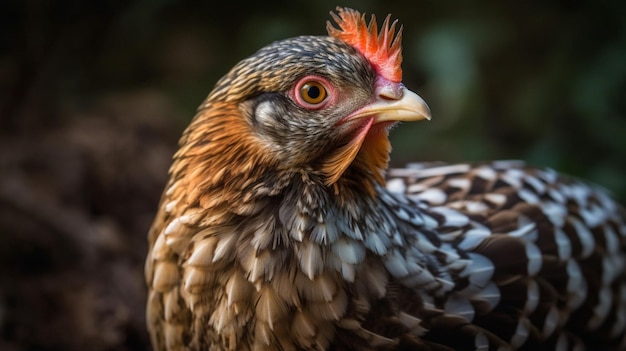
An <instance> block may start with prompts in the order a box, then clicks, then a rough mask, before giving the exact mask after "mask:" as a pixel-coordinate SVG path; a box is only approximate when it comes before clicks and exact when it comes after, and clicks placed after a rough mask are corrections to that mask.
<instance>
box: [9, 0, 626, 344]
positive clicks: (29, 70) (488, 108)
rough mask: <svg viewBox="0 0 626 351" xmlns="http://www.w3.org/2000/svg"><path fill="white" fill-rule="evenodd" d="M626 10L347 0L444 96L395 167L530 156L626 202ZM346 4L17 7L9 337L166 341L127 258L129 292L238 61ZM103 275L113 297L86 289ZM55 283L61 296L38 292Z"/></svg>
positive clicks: (12, 38)
mask: <svg viewBox="0 0 626 351" xmlns="http://www.w3.org/2000/svg"><path fill="white" fill-rule="evenodd" d="M625 4H626V3H624V2H621V1H617V0H607V1H602V2H596V1H590V0H574V1H488V0H481V1H474V2H466V1H451V0H440V1H433V0H425V1H419V2H416V1H382V0H366V1H358V2H357V1H355V0H351V1H342V2H341V3H340V5H342V6H350V7H353V8H356V9H359V10H361V11H365V12H367V13H376V14H377V15H378V18H382V17H384V16H385V15H386V14H387V13H391V14H392V16H393V17H394V18H399V20H400V22H401V23H402V24H403V25H404V81H405V84H406V85H407V86H408V87H410V88H411V89H413V90H415V91H417V92H418V93H419V94H420V95H421V96H422V97H424V99H425V100H426V101H427V102H428V103H429V105H430V107H431V110H432V112H433V120H432V121H430V122H421V123H416V124H404V125H402V126H399V127H398V128H396V129H395V130H394V131H393V134H392V139H393V145H394V148H395V149H394V153H393V155H392V160H393V164H394V165H400V164H402V163H404V162H408V161H434V160H443V161H450V162H453V161H481V160H489V159H510V158H514V159H524V160H527V161H528V162H529V163H531V164H535V165H539V166H550V167H553V168H555V169H557V170H559V171H562V172H565V173H569V174H572V175H575V176H579V177H583V178H587V179H590V180H592V181H594V182H597V183H599V184H603V185H604V186H606V187H607V188H609V189H610V190H612V191H613V192H614V193H615V194H616V196H617V197H618V198H619V199H620V200H621V201H622V202H626V181H625V180H624V176H625V175H626V157H625V156H626V64H625V63H626V21H625V20H624V19H625V17H624V13H626V5H625ZM336 5H337V3H336V2H335V1H328V0H320V1H316V2H312V1H292V2H279V1H263V2H238V1H221V2H211V1H191V0H188V1H175V0H135V1H122V0H112V1H106V0H93V1H82V2H81V1H54V0H51V1H43V0H39V1H38V0H25V1H19V0H5V1H3V2H2V4H0V92H2V93H1V94H0V149H1V150H2V152H0V206H2V207H1V208H2V211H1V212H0V231H2V236H0V241H2V242H1V243H0V244H2V245H0V246H1V247H2V252H1V253H2V257H3V258H2V261H1V262H0V263H2V265H1V266H2V267H5V268H3V269H1V270H0V301H1V302H0V349H3V350H5V349H6V350H26V349H31V348H33V349H43V348H48V349H64V350H68V349H84V348H89V349H94V350H98V349H142V348H146V343H147V337H146V334H145V330H144V326H143V324H142V323H143V315H142V313H143V312H142V311H143V303H144V301H143V298H144V297H143V291H142V290H141V289H143V287H138V288H136V289H139V290H140V291H133V292H129V291H127V290H124V289H123V288H122V287H116V286H114V285H113V286H111V284H107V282H108V281H109V280H111V279H116V280H115V281H117V282H118V284H119V281H120V279H122V278H120V273H119V272H120V271H123V270H124V269H127V270H129V272H130V273H129V274H128V277H127V279H126V280H124V279H122V280H121V281H124V282H134V283H128V284H131V285H132V284H136V283H137V282H136V279H138V278H137V277H140V276H141V269H142V267H141V266H142V264H143V262H142V260H143V256H144V255H145V250H146V245H145V235H146V234H145V233H146V232H147V229H148V226H149V224H150V218H151V216H152V214H153V213H154V210H155V209H156V204H157V201H158V198H159V194H160V191H161V189H162V188H163V184H164V182H165V180H166V170H167V166H168V163H169V159H170V157H171V153H172V152H173V151H174V150H175V146H176V140H177V138H178V137H179V135H180V133H181V131H182V129H183V128H184V127H185V126H186V124H187V123H188V122H189V120H190V119H191V118H192V117H193V115H194V111H195V109H196V106H198V105H199V104H200V102H201V101H202V100H203V99H204V97H205V96H206V95H207V94H208V92H209V91H210V90H211V88H212V86H213V84H214V83H215V81H216V80H217V79H219V77H221V76H222V75H223V74H225V73H226V72H227V71H228V69H229V68H230V67H232V66H233V65H234V64H235V63H236V62H238V61H239V60H240V59H242V58H244V57H246V56H248V55H250V54H252V53H253V52H254V51H256V50H257V49H259V48H260V47H262V46H263V45H265V44H268V43H269V42H271V41H273V40H277V39H282V38H286V37H291V36H296V35H303V34H314V35H324V34H325V22H326V20H327V19H329V16H328V12H329V11H330V10H332V9H334V8H335V6H336ZM16 189H17V190H16ZM24 194H27V195H28V196H26V195H24ZM16 197H19V198H20V199H19V201H18V200H16ZM35 207H37V208H35ZM33 216H34V217H36V218H35V219H36V220H35V221H34V222H33V223H31V224H29V225H22V224H20V223H25V222H28V221H29V220H30V219H32V217H33ZM59 218H61V219H63V218H66V219H68V218H69V219H73V220H77V221H79V222H80V223H82V224H81V225H82V227H81V226H79V228H83V227H84V228H87V229H86V231H88V232H89V233H92V234H93V236H94V237H93V238H91V239H89V240H92V241H90V244H89V245H87V246H89V247H91V248H92V249H93V250H96V251H97V252H99V254H98V255H95V256H91V254H86V253H82V254H77V255H75V256H74V255H68V254H67V252H66V251H64V249H63V247H64V246H62V245H61V246H59V245H60V243H63V242H65V241H66V240H70V241H71V240H79V241H80V240H82V239H76V237H77V236H78V237H79V236H80V232H79V233H77V229H72V228H67V223H65V224H64V223H61V222H62V221H61V220H60V219H59ZM76 218H78V219H76ZM15 228H19V230H14V229H15ZM59 228H61V229H59ZM36 233H45V235H48V236H43V235H44V234H41V235H40V236H37V234H36ZM68 238H69V239H68ZM72 238H73V239H72ZM33 243H36V244H33ZM79 244H80V243H79ZM33 245H34V246H33ZM46 245H55V246H54V247H55V251H54V252H53V253H50V252H46V249H45V248H46ZM80 245H82V244H80ZM33 247H34V248H33ZM103 247H104V249H103ZM39 248H40V249H41V250H39ZM68 250H69V249H68ZM72 250H78V251H80V250H81V249H80V248H76V247H73V246H72V249H71V250H70V252H74V251H72ZM11 252H12V253H13V254H14V256H15V257H14V256H10V255H9V253H11ZM5 254H7V255H5ZM17 255H19V257H17ZM7 257H8V258H7ZM42 257H43V258H42ZM88 257H92V258H90V259H87V258H88ZM93 257H95V258H93ZM85 260H86V261H85ZM85 262H89V264H86V265H84V263H85ZM112 262H116V263H119V267H121V268H119V269H117V270H116V269H112V268H110V267H113V266H114V265H113V264H112ZM101 265H106V267H107V268H106V269H104V268H103V267H104V266H101ZM7 267H8V268H7ZM68 267H69V268H68ZM86 267H87V268H86ZM89 267H92V268H93V269H95V270H96V271H97V272H98V273H97V274H92V273H93V272H92V271H90V270H89V269H90V268H89ZM94 267H95V268H94ZM115 267H118V266H115ZM64 269H65V271H69V273H70V274H69V275H67V274H65V273H62V272H65V271H64ZM25 277H28V278H25ZM50 277H53V278H54V279H51V280H50ZM57 277H60V278H59V279H56V278H57ZM71 277H74V280H72V279H71ZM40 278H41V279H44V283H41V281H39V280H37V279H40ZM46 279H47V280H46ZM133 279H134V280H133ZM92 280H93V281H95V282H98V284H96V283H94V284H95V285H94V286H96V287H97V288H96V289H95V290H93V291H92V290H89V289H87V288H86V287H85V284H87V285H88V284H91V283H89V282H91V281H92ZM58 281H60V282H63V283H57V284H58V285H54V282H58ZM68 282H69V283H68ZM11 284H13V285H11ZM40 284H44V286H45V287H46V288H44V289H40V290H41V291H39V290H36V291H33V290H32V288H33V287H34V286H40ZM46 284H47V285H46ZM61 284H64V285H61ZM8 286H13V288H7V287H8ZM67 286H71V288H72V289H73V290H72V293H71V294H69V295H68V293H67V292H66V291H65V290H64V287H67ZM124 286H125V287H127V286H129V285H126V284H125V285H124ZM118 288H119V289H118ZM29 289H30V290H29ZM120 289H121V290H120ZM126 289H129V288H126ZM131 290H132V289H131ZM24 291H29V294H30V295H27V296H28V298H27V297H24V296H23V293H24ZM68 296H69V297H68ZM46 299H47V300H46ZM59 299H61V300H60V301H61V302H58V301H57V300H59ZM16 301H17V302H18V303H17V304H15V302H16ZM42 301H44V302H45V301H47V303H44V302H42ZM50 301H57V302H55V303H54V304H51V303H50ZM75 301H79V302H81V301H82V302H81V304H80V306H81V307H80V308H79V307H76V306H77V305H76V303H78V302H75ZM20 302H21V303H20ZM38 303H40V304H41V305H39V304H38ZM9 306H17V307H9ZM33 306H34V307H33ZM85 306H87V307H85ZM33 308H36V311H33V310H32V309H33ZM77 311H82V312H81V313H92V312H93V313H94V314H95V315H96V317H92V316H88V317H85V316H83V315H81V314H80V313H79V312H77ZM94 311H95V312H94ZM29 313H30V319H29V317H28V316H29ZM37 318H39V319H37ZM68 318H69V319H71V320H70V321H68ZM44 324H45V326H44ZM76 326H81V328H78V329H76ZM68 329H69V330H76V333H75V334H74V335H67V330H68Z"/></svg>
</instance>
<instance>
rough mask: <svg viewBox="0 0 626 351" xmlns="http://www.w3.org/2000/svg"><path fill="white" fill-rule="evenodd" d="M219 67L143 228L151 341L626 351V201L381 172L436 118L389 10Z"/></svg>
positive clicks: (512, 178)
mask: <svg viewBox="0 0 626 351" xmlns="http://www.w3.org/2000/svg"><path fill="white" fill-rule="evenodd" d="M331 14H332V18H333V19H334V21H335V24H332V23H330V22H329V23H328V24H327V29H328V32H329V36H301V37H296V38H292V39H286V40H282V41H277V42H274V43H272V44H270V45H268V46H266V47H264V48H262V49H260V50H259V51H258V52H256V53H255V54H253V55H252V56H250V57H249V58H247V59H244V60H243V61H241V62H240V63H239V64H237V65H236V66H235V67H234V68H233V69H232V70H231V71H230V73H228V74H227V75H226V76H224V77H223V78H222V79H221V80H219V81H218V82H217V84H216V86H215V88H214V89H213V91H212V92H211V93H210V95H209V96H208V98H207V99H206V100H205V101H204V103H203V104H202V105H201V106H200V108H199V111H198V113H197V115H196V116H195V118H194V119H193V121H192V122H191V124H190V126H189V127H188V128H187V129H186V131H185V132H184V134H183V136H182V138H181V140H180V149H179V150H178V152H177V153H176V154H175V155H174V161H173V165H172V167H171V169H170V180H169V183H168V184H167V186H166V189H165V192H164V194H163V197H162V200H161V204H160V207H159V210H158V213H157V215H156V218H155V220H154V223H153V226H152V228H151V230H150V233H149V244H150V246H149V247H150V249H149V253H148V256H147V260H146V280H147V284H148V289H149V295H148V302H147V324H148V328H149V331H150V333H151V338H152V343H153V346H154V348H155V350H475V349H476V350H515V349H533V350H583V349H585V347H587V349H595V350H599V349H602V350H608V349H624V348H625V347H626V341H625V336H624V334H625V331H626V279H625V273H624V271H625V265H626V264H625V262H626V261H625V259H626V223H625V217H626V215H625V211H624V209H623V208H622V207H620V206H619V205H618V204H616V203H615V202H614V201H613V200H611V198H610V197H609V196H608V195H607V193H606V192H605V191H604V190H602V189H600V188H598V187H596V186H593V185H588V184H586V183H584V182H581V181H578V180H574V179H569V178H566V177H564V176H561V175H558V174H557V173H555V172H554V171H552V170H549V169H534V168H530V167H526V166H525V165H524V164H523V163H521V162H514V161H500V162H493V163H488V164H487V163H486V164H478V165H470V164H454V165H449V164H419V163H416V164H410V165H408V166H407V167H406V168H402V169H389V170H388V169H387V164H388V155H389V151H390V143H389V139H388V132H389V130H390V128H391V127H393V126H394V125H396V124H397V123H398V122H401V121H405V122H406V121H418V120H423V119H430V111H429V109H428V107H427V105H426V104H425V103H424V101H423V100H422V99H421V98H420V97H419V96H418V95H417V94H415V93H414V92H412V91H410V90H408V89H407V88H406V87H405V86H404V85H403V84H402V70H401V67H400V65H401V61H402V54H401V34H402V28H397V27H398V25H397V21H396V22H393V23H391V21H390V17H389V16H388V17H387V18H386V19H385V21H384V22H383V23H382V25H381V26H380V31H379V29H378V26H377V24H376V20H375V18H374V16H372V18H371V21H370V22H369V23H367V21H366V17H365V15H361V14H360V13H358V12H357V11H354V10H351V9H347V8H337V11H336V12H331Z"/></svg>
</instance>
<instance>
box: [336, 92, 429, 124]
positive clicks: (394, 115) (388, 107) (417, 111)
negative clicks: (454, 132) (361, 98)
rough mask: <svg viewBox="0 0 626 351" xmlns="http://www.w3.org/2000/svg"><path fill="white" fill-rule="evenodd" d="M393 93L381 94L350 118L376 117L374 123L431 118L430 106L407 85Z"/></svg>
mask: <svg viewBox="0 0 626 351" xmlns="http://www.w3.org/2000/svg"><path fill="white" fill-rule="evenodd" d="M399 92H400V93H399V94H398V92H395V93H394V94H393V96H392V95H390V94H389V95H387V94H382V93H381V94H379V96H378V100H376V101H374V102H373V103H371V104H368V105H366V106H364V107H363V108H361V109H359V110H357V111H355V112H354V113H353V114H351V115H350V116H349V118H348V119H349V120H355V119H359V118H366V117H374V123H380V122H399V121H403V122H411V121H421V120H423V119H427V120H430V118H431V115H430V108H428V105H427V104H426V102H425V101H424V99H422V98H421V97H420V96H419V95H417V94H415V93H414V92H412V91H411V90H409V89H407V88H406V87H402V89H401V90H400V91H399Z"/></svg>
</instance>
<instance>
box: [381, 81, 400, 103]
mask: <svg viewBox="0 0 626 351" xmlns="http://www.w3.org/2000/svg"><path fill="white" fill-rule="evenodd" d="M402 88H403V86H402V84H384V85H381V86H379V87H377V88H376V95H377V96H378V97H379V98H380V99H381V100H400V99H402V96H403V95H404V93H403V89H402Z"/></svg>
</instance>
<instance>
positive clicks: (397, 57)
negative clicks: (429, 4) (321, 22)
mask: <svg viewBox="0 0 626 351" xmlns="http://www.w3.org/2000/svg"><path fill="white" fill-rule="evenodd" d="M330 15H331V16H332V17H333V19H334V20H335V22H336V23H337V25H338V26H339V28H335V27H334V26H333V25H332V23H331V22H330V21H328V22H327V23H326V30H328V34H329V35H330V36H332V37H335V38H337V39H341V40H343V41H345V42H346V43H348V44H350V45H352V46H353V47H355V48H356V49H357V50H358V51H359V52H361V53H362V54H363V55H364V56H365V57H366V58H367V59H368V60H369V61H370V62H371V63H372V65H373V66H374V67H375V68H376V70H377V72H378V73H380V74H381V75H382V76H383V77H385V78H387V79H389V80H390V81H393V82H400V81H401V80H402V68H401V67H400V64H401V63H402V26H400V29H399V30H398V34H396V35H395V36H394V33H395V30H396V23H398V20H395V21H393V23H392V24H391V26H390V25H389V20H390V17H391V16H390V15H389V16H387V18H385V21H384V22H383V25H382V27H381V28H380V33H379V32H378V25H377V24H376V17H375V16H374V15H372V19H371V20H370V23H369V24H367V23H366V21H365V14H363V15H361V14H360V13H359V12H358V11H356V10H352V9H349V8H341V7H338V8H337V13H334V12H331V13H330Z"/></svg>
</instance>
